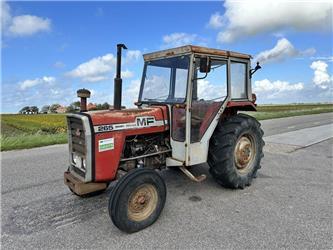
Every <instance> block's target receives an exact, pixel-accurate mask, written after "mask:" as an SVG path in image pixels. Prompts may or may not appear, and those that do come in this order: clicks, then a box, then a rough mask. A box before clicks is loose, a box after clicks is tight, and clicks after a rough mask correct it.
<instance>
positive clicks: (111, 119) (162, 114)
mask: <svg viewBox="0 0 333 250" xmlns="http://www.w3.org/2000/svg"><path fill="white" fill-rule="evenodd" d="M89 114H90V116H91V119H92V123H93V125H94V126H96V125H102V124H115V123H131V122H135V118H136V117H138V116H154V117H155V120H156V121H159V120H167V119H168V115H167V107H165V106H159V107H153V106H152V107H149V108H142V109H124V110H110V111H103V112H91V113H89ZM168 129H169V126H168V123H167V124H166V125H165V126H164V125H163V126H156V127H149V128H136V129H128V130H119V131H110V132H105V133H96V134H95V142H94V143H95V181H96V182H103V181H111V180H113V179H114V178H115V176H116V173H117V169H118V166H119V161H120V157H121V154H122V151H123V147H124V143H125V139H126V137H127V136H131V135H140V134H149V133H157V132H163V131H166V130H168ZM107 138H114V149H113V150H107V151H103V152H98V150H99V149H98V141H99V140H102V139H107Z"/></svg>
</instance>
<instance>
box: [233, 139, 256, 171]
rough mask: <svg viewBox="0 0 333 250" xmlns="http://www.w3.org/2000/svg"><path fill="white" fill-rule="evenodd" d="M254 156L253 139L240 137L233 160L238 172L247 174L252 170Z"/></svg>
mask: <svg viewBox="0 0 333 250" xmlns="http://www.w3.org/2000/svg"><path fill="white" fill-rule="evenodd" d="M255 155H256V147H255V143H254V139H253V137H252V136H251V135H249V134H246V135H242V136H241V137H240V138H239V139H238V141H237V143H236V146H235V151H234V159H235V166H236V168H237V170H238V172H240V173H242V174H244V173H248V172H249V171H250V169H251V168H252V165H253V164H252V163H253V160H254V157H255Z"/></svg>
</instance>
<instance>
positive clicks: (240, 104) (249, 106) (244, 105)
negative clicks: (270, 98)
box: [227, 101, 257, 111]
mask: <svg viewBox="0 0 333 250" xmlns="http://www.w3.org/2000/svg"><path fill="white" fill-rule="evenodd" d="M256 106H257V105H256V104H254V103H253V102H250V101H230V102H228V104H227V108H237V109H238V110H248V111H257V108H256Z"/></svg>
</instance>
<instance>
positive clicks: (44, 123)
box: [0, 114, 67, 151]
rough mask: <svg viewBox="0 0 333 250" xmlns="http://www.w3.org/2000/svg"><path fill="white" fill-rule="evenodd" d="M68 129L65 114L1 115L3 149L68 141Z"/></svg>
mask: <svg viewBox="0 0 333 250" xmlns="http://www.w3.org/2000/svg"><path fill="white" fill-rule="evenodd" d="M66 131H67V127H66V117H65V115H60V114H45V115H44V114H39V115H1V136H0V143H1V151H5V150H13V149H24V148H33V147H40V146H46V145H52V144H60V143H66V142H67V133H66Z"/></svg>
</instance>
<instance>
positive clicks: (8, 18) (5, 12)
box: [1, 2, 51, 36]
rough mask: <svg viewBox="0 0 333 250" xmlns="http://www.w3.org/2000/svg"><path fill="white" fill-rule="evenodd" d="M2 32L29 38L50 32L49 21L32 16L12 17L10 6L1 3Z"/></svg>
mask: <svg viewBox="0 0 333 250" xmlns="http://www.w3.org/2000/svg"><path fill="white" fill-rule="evenodd" d="M1 19H2V30H3V32H4V34H5V35H11V36H31V35H33V34H36V33H38V32H45V31H50V30H51V20H50V19H48V18H42V17H38V16H33V15H20V16H12V15H11V13H10V6H9V5H8V4H7V3H6V2H2V11H1Z"/></svg>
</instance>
